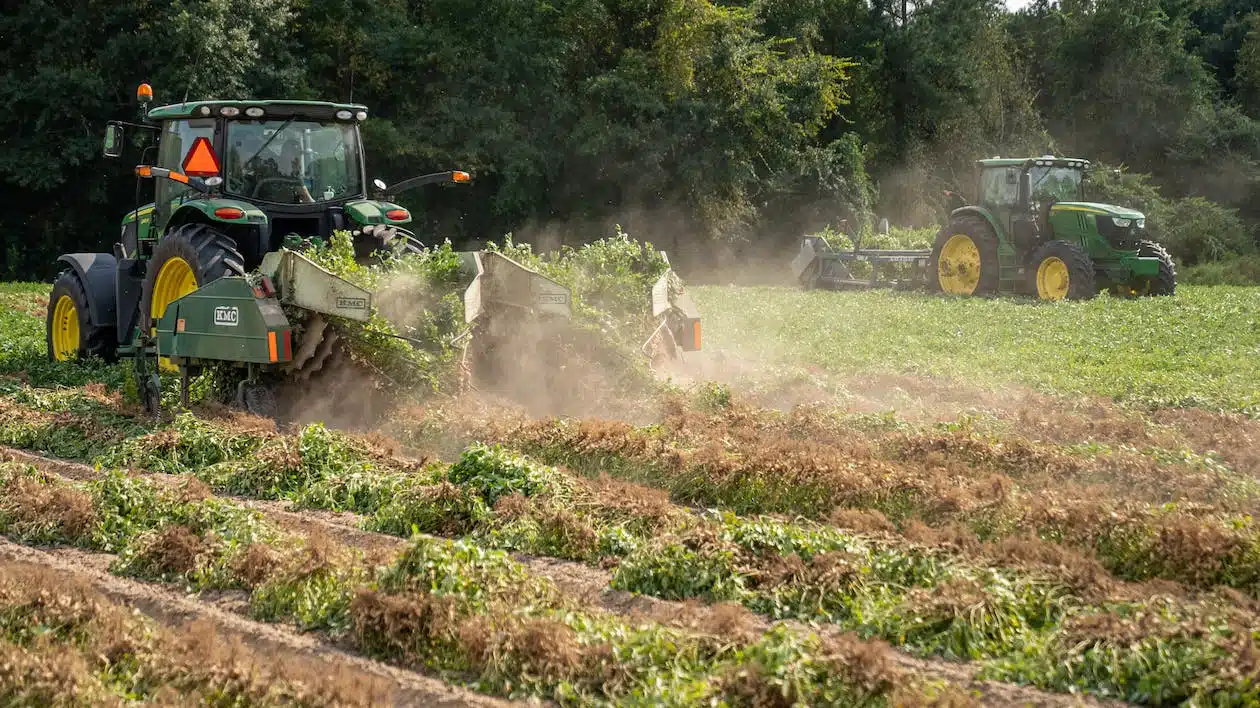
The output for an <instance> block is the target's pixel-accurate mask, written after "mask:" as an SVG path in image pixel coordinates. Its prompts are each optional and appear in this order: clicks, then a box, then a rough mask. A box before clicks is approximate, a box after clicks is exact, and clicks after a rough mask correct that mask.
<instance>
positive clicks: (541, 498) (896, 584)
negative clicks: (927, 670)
mask: <svg viewBox="0 0 1260 708" xmlns="http://www.w3.org/2000/svg"><path fill="white" fill-rule="evenodd" d="M98 461H99V462H101V463H103V464H104V465H106V466H133V467H139V468H143V469H146V470H151V471H166V472H175V473H192V474H195V475H196V476H197V477H199V478H200V479H202V480H204V481H205V482H206V483H208V484H209V485H210V486H211V487H213V488H215V489H217V490H221V491H225V492H231V493H235V494H241V495H245V496H253V497H262V498H286V499H291V500H294V501H296V502H298V503H299V504H303V505H306V506H311V507H316V508H326V509H337V510H351V511H356V512H358V513H360V514H363V515H364V516H365V517H366V519H365V523H366V525H367V527H368V528H370V529H373V530H377V531H382V532H386V533H391V534H396V535H400V536H407V535H409V534H410V533H411V532H412V531H413V530H420V531H428V532H433V533H440V534H446V535H456V536H465V537H468V538H469V539H470V540H472V541H474V542H476V543H478V544H480V545H482V546H497V547H500V548H503V549H509V550H516V551H524V552H528V553H533V554H540V555H550V556H556V557H561V558H570V559H575V560H581V561H584V562H588V563H592V564H612V565H616V567H617V569H616V572H615V575H614V580H613V584H614V586H615V587H618V588H621V589H626V590H631V591H637V592H642V593H646V594H651V595H655V596H658V597H662V598H666V599H689V598H700V599H705V600H710V601H723V600H725V601H734V602H738V603H740V604H743V605H744V606H746V607H748V608H750V609H752V610H754V611H757V612H759V613H763V614H765V615H768V616H770V617H777V618H799V619H809V620H821V621H825V622H829V623H831V624H834V625H836V626H838V627H839V628H842V629H848V630H853V631H855V632H857V633H859V635H861V636H868V637H879V638H883V639H885V640H887V641H890V642H892V643H894V644H896V645H899V646H902V647H905V648H907V649H909V650H912V651H916V652H920V653H925V654H937V655H942V656H947V657H956V658H964V659H982V660H985V661H986V662H987V666H988V667H989V670H991V671H995V672H996V671H1002V672H1004V673H1002V675H1003V676H1008V677H1014V678H1017V679H1019V680H1029V681H1032V680H1041V679H1040V678H1038V674H1037V672H1036V671H1035V670H1033V669H1032V668H1029V667H1033V666H1043V665H1044V663H1045V662H1052V661H1053V662H1060V663H1061V664H1062V665H1064V666H1069V667H1073V666H1074V667H1076V668H1073V669H1071V670H1069V671H1067V672H1066V673H1063V672H1060V673H1057V674H1052V676H1053V677H1054V678H1053V680H1052V681H1051V682H1050V683H1049V684H1046V687H1048V688H1057V689H1060V690H1065V689H1070V688H1077V689H1085V690H1093V691H1098V692H1102V693H1104V694H1107V695H1115V696H1121V697H1128V698H1133V697H1134V696H1137V698H1135V699H1134V700H1146V699H1144V698H1142V696H1144V695H1146V694H1145V693H1144V692H1146V691H1157V692H1159V695H1186V696H1189V695H1196V694H1197V693H1198V692H1201V691H1203V690H1207V689H1208V688H1211V690H1216V689H1218V688H1221V687H1222V686H1225V685H1226V684H1228V687H1232V689H1231V690H1237V691H1240V692H1241V693H1239V695H1244V694H1245V692H1246V691H1247V690H1249V689H1247V688H1246V685H1248V684H1246V683H1245V681H1246V680H1250V679H1249V678H1248V679H1245V680H1244V681H1243V682H1242V683H1238V684H1237V685H1234V684H1232V683H1229V680H1228V679H1227V678H1226V677H1228V676H1230V675H1233V674H1232V673H1231V672H1234V673H1237V672H1238V671H1239V669H1238V667H1237V666H1235V665H1234V664H1232V663H1231V662H1232V661H1233V660H1232V659H1230V658H1229V657H1230V656H1232V654H1230V653H1229V650H1228V647H1227V642H1226V640H1227V639H1229V640H1231V641H1232V640H1234V639H1237V638H1238V637H1239V636H1244V635H1246V633H1245V632H1244V635H1239V634H1238V630H1239V628H1240V627H1245V626H1247V625H1246V624H1245V623H1246V621H1248V620H1247V618H1245V617H1244V618H1242V619H1237V618H1232V617H1225V618H1224V619H1222V618H1220V617H1217V616H1215V615H1213V616H1211V617H1210V621H1211V622H1215V623H1216V624H1214V625H1212V626H1213V627H1214V629H1213V630H1212V631H1210V632H1208V631H1204V632H1196V631H1191V630H1190V629H1185V627H1184V626H1183V625H1185V623H1186V622H1188V621H1189V620H1184V621H1183V619H1184V618H1191V617H1195V616H1198V613H1202V612H1204V611H1203V610H1202V609H1201V608H1200V607H1199V605H1198V604H1197V603H1194V602H1189V601H1183V600H1173V599H1168V600H1158V599H1153V600H1143V601H1140V602H1134V601H1126V600H1125V599H1124V598H1123V596H1121V597H1118V598H1111V597H1110V596H1108V595H1107V594H1106V593H1105V592H1101V591H1100V590H1099V589H1098V588H1092V589H1091V588H1090V587H1089V584H1090V580H1091V579H1089V578H1072V577H1070V575H1069V576H1068V577H1065V576H1064V574H1063V573H1055V572H1053V571H1051V572H1046V571H1043V570H1041V569H1040V568H1039V567H1040V566H1041V564H1042V563H1044V562H1050V563H1052V564H1053V563H1055V562H1056V561H1057V560H1058V558H1056V557H1055V556H1054V555H1053V553H1051V552H1050V551H1051V550H1052V549H1053V548H1054V546H1053V545H1051V544H1045V543H1044V542H1042V543H1040V544H1037V543H1033V542H1031V541H1029V542H1028V543H1026V544H1019V543H1015V544H1001V545H996V546H993V547H991V548H988V549H985V554H981V557H978V558H974V557H973V558H968V557H967V556H966V555H960V554H958V553H956V552H949V551H946V550H943V549H939V548H937V549H932V548H926V547H922V546H917V545H914V544H908V543H906V542H905V541H896V540H880V539H879V538H877V537H871V536H865V535H860V534H854V533H849V532H843V531H840V530H838V529H836V528H834V527H828V526H821V525H817V524H811V523H807V522H797V523H788V522H782V521H775V520H770V519H755V518H754V519H747V518H739V517H735V516H732V515H730V514H714V513H709V514H695V513H692V512H691V511H690V510H687V509H684V508H680V507H677V506H675V505H673V504H671V503H670V502H669V501H668V499H667V498H666V496H665V495H664V494H663V493H660V492H655V493H654V492H653V491H652V490H648V489H644V488H641V487H636V486H634V485H630V484H626V483H621V482H616V481H612V480H607V479H605V480H596V481H591V480H586V479H582V478H575V477H572V476H570V475H568V474H565V473H564V472H562V471H561V470H557V469H555V468H552V467H549V466H546V465H540V464H537V463H535V462H531V461H530V460H527V459H525V458H522V457H519V456H517V455H513V454H511V453H508V452H506V451H504V450H502V449H498V448H492V447H487V446H484V445H474V446H472V447H470V448H469V449H467V450H466V451H465V452H464V454H463V455H461V457H460V459H459V460H458V461H457V462H456V463H455V464H453V465H450V466H446V465H442V464H437V463H430V464H427V465H420V466H414V465H413V466H411V467H407V466H406V464H405V463H404V462H403V461H402V460H401V459H400V458H396V457H392V456H388V455H383V454H381V453H379V452H377V451H375V450H374V449H373V448H372V447H371V446H369V445H367V444H366V443H365V442H364V441H362V440H360V439H357V438H352V437H348V436H344V435H339V434H336V433H331V432H329V431H327V430H325V429H323V428H322V427H321V426H308V427H307V428H305V429H304V430H303V431H302V432H301V433H300V434H298V435H296V436H284V435H278V434H270V435H260V434H256V433H232V432H231V431H229V430H225V429H223V428H220V427H216V426H214V425H212V424H210V423H206V422H203V421H198V420H196V419H194V418H192V417H191V416H188V417H184V418H181V419H180V420H179V421H177V423H176V425H175V426H174V427H173V428H172V429H170V430H166V431H163V432H159V433H156V434H154V435H152V436H149V437H141V438H134V439H131V440H128V441H126V442H124V443H123V444H122V445H120V446H119V447H117V448H115V449H114V450H113V451H112V452H110V453H109V454H107V455H105V456H103V457H101V458H100V459H99V460H98ZM988 555H992V556H994V557H993V558H988V557H987V556H988ZM1002 555H1004V556H1005V558H1004V559H1003V558H1000V557H998V556H1002ZM1003 560H1004V561H1005V562H1001V561H1003ZM1004 565H1005V566H1009V567H1006V568H1003V567H1002V566H1004ZM1074 581H1080V583H1079V584H1078V583H1074ZM1088 598H1092V599H1088ZM1165 603H1166V605H1165ZM1152 613H1159V614H1163V615H1167V616H1168V617H1171V618H1173V619H1170V620H1168V621H1169V622H1171V624H1172V625H1173V626H1174V630H1170V631H1174V632H1181V631H1182V629H1185V633H1184V636H1183V635H1176V637H1175V639H1176V641H1177V642H1181V644H1178V646H1182V644H1184V647H1185V651H1186V652H1189V653H1190V654H1192V655H1193V656H1194V657H1196V658H1195V661H1196V662H1198V663H1195V664H1194V666H1195V667H1197V668H1194V669H1193V670H1192V671H1191V672H1190V676H1189V678H1187V677H1185V676H1180V675H1178V676H1169V675H1166V674H1164V673H1161V671H1160V670H1158V669H1157V668H1155V667H1152V666H1151V665H1149V664H1148V663H1146V659H1144V658H1143V657H1145V656H1147V654H1148V653H1149V652H1151V651H1157V646H1160V645H1158V644H1149V645H1148V644H1143V643H1138V644H1125V643H1123V642H1111V640H1110V639H1109V638H1108V636H1101V635H1100V636H1099V637H1097V641H1096V642H1094V643H1092V644H1091V643H1090V642H1088V641H1082V640H1081V635H1080V634H1079V631H1080V630H1079V628H1080V627H1082V626H1085V627H1094V626H1110V625H1112V624H1115V623H1119V624H1124V623H1125V622H1126V621H1127V620H1126V619H1125V618H1126V616H1128V615H1131V614H1137V615H1140V616H1143V617H1146V616H1150V615H1151V614H1152ZM1179 618H1180V619H1179ZM1091 623H1092V624H1091ZM1073 632H1076V633H1075V634H1074V633H1073ZM1247 636H1249V635H1247ZM1069 638H1072V639H1073V640H1074V641H1071V642H1069V641H1068V639H1069ZM1033 647H1037V648H1040V651H1041V652H1043V653H1042V654H1036V655H1033V654H1030V653H1029V652H1030V648H1033ZM1153 647H1156V648H1153ZM1038 662H1040V663H1038ZM1117 667H1128V668H1124V669H1123V670H1120V669H1118V668H1117ZM1143 667H1146V668H1145V669H1144V668H1143ZM1021 672H1022V673H1021ZM1251 674H1254V671H1252V672H1250V673H1248V672H1247V671H1242V674H1241V675H1243V676H1250V675H1251ZM1152 687H1155V688H1152ZM1150 695H1155V694H1153V693H1152V694H1150ZM1148 698H1149V696H1148Z"/></svg>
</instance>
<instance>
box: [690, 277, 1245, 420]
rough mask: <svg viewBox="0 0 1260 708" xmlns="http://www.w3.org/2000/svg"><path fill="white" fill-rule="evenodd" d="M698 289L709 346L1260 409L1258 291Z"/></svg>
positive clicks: (1136, 398)
mask: <svg viewBox="0 0 1260 708" xmlns="http://www.w3.org/2000/svg"><path fill="white" fill-rule="evenodd" d="M692 293H693V294H694V296H695V298H696V300H697V302H698V305H699V307H700V309H701V314H702V316H703V317H704V322H705V336H706V341H705V344H706V347H707V348H708V349H709V350H710V351H715V350H722V351H725V352H728V353H730V354H733V355H736V356H739V357H743V358H749V359H753V360H755V361H757V362H764V363H766V364H804V365H812V366H817V367H820V368H823V369H826V370H828V371H830V372H833V373H838V374H869V373H897V374H914V375H921V376H933V377H944V378H951V379H957V380H960V381H963V382H966V383H968V384H973V385H978V386H981V387H989V386H994V387H996V386H1000V385H1003V384H1019V385H1024V386H1029V387H1033V388H1036V389H1039V390H1042V391H1046V392H1053V393H1058V394H1065V395H1080V394H1099V395H1104V396H1110V397H1113V398H1115V399H1116V400H1117V401H1120V402H1124V403H1130V404H1136V405H1149V406H1200V407H1205V408H1212V409H1226V410H1237V411H1245V412H1248V413H1251V414H1253V415H1254V414H1258V413H1260V288H1243V287H1226V286H1214V287H1191V286H1183V287H1180V288H1179V289H1178V292H1177V295H1176V296H1175V297H1172V298H1149V299H1142V300H1135V301H1129V300H1121V299H1118V298H1112V297H1106V296H1104V297H1099V298H1097V299H1094V300H1091V301H1088V302H1061V303H1038V302H1033V301H1031V300H1028V299H1019V298H999V299H983V298H951V297H944V296H932V295H926V294H919V293H893V292H884V291H879V292H829V291H812V292H802V291H799V290H795V289H791V288H772V287H741V288H735V287H718V286H709V287H696V288H694V289H693V290H692Z"/></svg>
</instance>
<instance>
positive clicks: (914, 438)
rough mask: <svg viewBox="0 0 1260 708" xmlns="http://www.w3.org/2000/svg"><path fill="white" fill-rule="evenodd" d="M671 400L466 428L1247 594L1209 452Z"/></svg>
mask: <svg viewBox="0 0 1260 708" xmlns="http://www.w3.org/2000/svg"><path fill="white" fill-rule="evenodd" d="M671 405H672V406H673V407H672V410H670V411H669V412H668V415H667V416H666V418H665V421H664V423H662V424H659V425H651V426H643V427H634V426H631V425H629V424H626V423H622V422H614V421H598V420H595V421H591V420H544V421H530V420H515V421H508V422H502V421H488V422H481V421H478V422H468V423H466V425H467V428H468V429H467V431H466V432H467V437H468V438H469V439H484V440H492V441H497V442H499V443H502V444H506V445H510V446H511V447H512V448H514V449H518V450H522V451H524V452H526V453H528V454H530V455H531V456H533V457H534V458H536V459H538V460H541V461H543V462H547V463H550V464H559V465H564V466H566V467H567V468H569V469H571V470H573V471H575V472H577V473H580V474H582V475H583V476H585V477H587V478H598V477H599V476H601V475H609V476H612V477H615V478H617V479H621V480H626V481H630V482H635V483H639V484H645V485H648V486H651V487H655V488H659V489H663V490H665V491H667V492H668V493H669V494H670V497H671V498H672V499H673V501H675V502H676V503H679V504H684V505H701V506H712V507H719V508H723V509H728V510H731V511H733V512H735V513H739V514H764V513H777V514H792V515H800V516H804V517H806V518H810V519H813V520H816V521H826V522H830V523H832V524H835V525H839V526H842V527H845V528H851V529H854V530H857V531H879V532H899V533H902V534H904V535H906V536H908V537H910V538H911V539H912V540H916V541H924V542H934V541H938V540H948V541H951V542H953V543H955V544H961V545H963V546H964V547H965V548H979V547H981V546H984V545H985V544H986V543H989V544H991V543H1002V542H1004V541H1009V540H1012V539H1018V538H1022V537H1024V536H1026V535H1027V534H1029V533H1032V534H1034V535H1035V537H1036V539H1037V540H1039V541H1041V542H1045V543H1049V544H1053V545H1055V546H1057V547H1062V548H1063V549H1064V550H1067V551H1070V552H1073V553H1075V554H1077V555H1078V556H1083V557H1082V558H1081V560H1089V559H1092V558H1096V559H1097V562H1099V563H1101V564H1102V566H1103V567H1104V568H1105V569H1106V570H1107V571H1108V572H1109V573H1111V574H1113V575H1114V576H1116V577H1117V578H1121V579H1124V580H1129V581H1143V580H1148V579H1154V578H1162V579H1166V580H1173V581H1177V582H1181V583H1185V584H1187V585H1191V586H1195V587H1203V588H1210V587H1213V586H1216V585H1227V586H1229V587H1233V588H1236V589H1238V590H1241V591H1243V592H1245V593H1247V594H1249V595H1251V596H1253V597H1260V527H1257V525H1256V523H1255V520H1254V514H1255V513H1256V512H1258V511H1260V483H1257V482H1256V480H1255V479H1254V478H1251V477H1249V476H1246V475H1241V474H1238V473H1235V472H1233V471H1232V470H1230V469H1229V468H1228V467H1226V466H1225V465H1223V464H1221V463H1220V462H1219V461H1217V460H1215V459H1214V458H1212V457H1209V456H1191V455H1190V454H1188V453H1186V454H1181V455H1177V456H1174V455H1172V454H1165V455H1164V457H1163V458H1162V461H1160V458H1158V457H1157V456H1158V455H1160V454H1162V451H1159V450H1147V451H1143V452H1139V451H1136V450H1123V449H1112V448H1105V447H1104V446H1101V445H1099V446H1094V448H1093V449H1092V450H1091V454H1084V453H1082V452H1080V451H1076V450H1067V449H1064V448H1062V447H1058V446H1054V445H1049V444H1041V443H1031V442H1028V441H1026V440H1023V439H1021V438H1018V437H1006V438H990V437H985V436H982V435H979V434H977V433H975V432H974V431H972V430H969V429H968V428H967V427H965V426H938V427H936V428H926V429H923V428H912V427H910V426H908V425H906V424H904V423H902V422H900V421H896V420H894V419H888V418H884V417H873V416H858V415H848V416H841V415H837V414H829V413H826V412H820V411H811V410H808V409H801V410H797V411H794V412H792V413H790V414H782V413H777V412H770V411H764V410H755V409H749V408H747V407H729V408H721V409H719V410H718V411H717V412H708V413H704V412H697V407H696V406H684V405H682V404H678V403H676V402H675V403H674V404H671ZM417 415H418V417H421V418H423V417H424V416H426V415H433V416H440V415H441V413H438V412H433V411H419V410H418V411H417ZM444 422H445V423H446V427H447V428H448V429H449V428H450V427H452V425H451V421H449V420H446V421H444ZM453 427H455V428H459V427H461V425H460V424H458V423H456V424H454V425H453ZM391 433H392V434H394V435H395V436H396V437H397V438H398V439H399V440H401V441H403V442H404V443H406V444H414V445H418V446H428V445H429V444H430V443H431V440H430V438H431V437H432V435H433V433H432V432H431V431H430V430H429V428H428V426H425V425H423V424H417V423H416V422H414V421H406V420H404V421H400V422H398V423H396V424H395V426H394V427H393V428H392V429H391Z"/></svg>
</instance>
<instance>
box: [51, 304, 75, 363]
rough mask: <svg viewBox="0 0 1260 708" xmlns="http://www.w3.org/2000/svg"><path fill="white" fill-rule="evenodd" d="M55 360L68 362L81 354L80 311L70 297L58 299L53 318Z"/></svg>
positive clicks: (54, 306)
mask: <svg viewBox="0 0 1260 708" xmlns="http://www.w3.org/2000/svg"><path fill="white" fill-rule="evenodd" d="M52 348H53V358H55V359H56V360H57V361H67V360H69V359H71V358H73V357H75V356H77V355H78V353H79V309H78V308H77V307H75V306H74V300H73V299H71V297H70V296H69V295H62V296H61V297H59V298H57V303H56V304H55V305H53V318H52Z"/></svg>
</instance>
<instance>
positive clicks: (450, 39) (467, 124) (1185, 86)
mask: <svg viewBox="0 0 1260 708" xmlns="http://www.w3.org/2000/svg"><path fill="white" fill-rule="evenodd" d="M0 40H3V41H0V57H2V63H3V65H4V66H5V67H6V68H5V73H4V75H3V76H2V77H0V105H2V106H4V110H3V111H0V180H2V181H3V184H4V190H3V192H2V194H0V209H2V211H0V254H2V258H3V261H2V265H0V278H4V279H12V278H30V277H45V276H48V275H50V274H51V273H52V272H53V268H54V267H53V263H52V261H53V259H54V258H55V257H56V255H57V254H58V253H60V252H65V251H71V250H108V249H109V247H110V244H111V243H112V242H113V241H114V240H116V234H117V230H118V223H119V219H120V218H121V216H122V215H123V213H124V212H125V211H127V210H128V209H129V208H131V206H132V205H133V204H134V203H135V201H136V184H135V180H134V178H133V177H132V175H131V171H130V167H131V166H130V165H129V164H123V163H122V162H121V161H118V160H107V159H104V158H103V157H102V156H101V138H102V133H103V128H104V124H105V121H106V120H109V119H114V118H132V117H134V115H135V99H134V91H135V87H136V85H137V84H139V83H140V82H142V81H148V82H150V83H151V84H152V85H153V87H154V91H155V103H157V104H162V103H174V102H178V101H181V100H183V99H184V98H185V97H187V98H189V99H200V98H238V97H242V98H245V97H253V98H280V97H285V98H299V99H319V100H337V101H348V100H353V101H355V102H360V103H364V104H366V105H367V106H368V107H369V110H370V113H371V117H370V118H369V119H368V121H367V122H366V123H365V125H364V127H363V133H364V138H365V142H366V145H367V159H368V165H369V172H370V175H369V177H370V178H374V177H380V178H382V179H384V180H385V181H386V182H393V181H397V180H401V179H404V178H406V177H408V176H412V175H416V174H421V173H425V172H432V171H438V170H444V169H465V170H468V171H470V172H472V173H473V174H474V176H475V178H476V179H475V181H474V182H473V183H472V184H471V185H456V186H451V187H437V188H431V189H428V191H417V192H413V193H411V194H409V195H407V196H405V197H404V198H402V201H404V203H405V205H406V206H408V207H410V208H411V209H412V210H413V212H414V213H415V214H416V215H417V220H416V229H417V232H418V234H419V235H420V236H421V238H423V239H425V240H428V241H431V242H432V241H437V240H440V239H442V238H450V239H451V240H452V241H453V242H454V243H455V244H456V245H457V246H462V245H467V244H476V243H477V242H479V241H481V240H487V239H499V238H501V237H502V235H503V234H505V233H508V232H514V233H515V234H516V235H517V239H518V240H521V239H529V240H532V241H534V242H535V243H537V244H538V245H541V246H544V247H545V246H554V245H556V244H560V243H567V244H577V243H580V242H582V241H584V240H589V239H592V238H598V237H600V236H602V235H607V234H608V233H610V232H611V230H612V228H613V225H614V224H621V225H622V226H624V227H625V228H626V229H627V230H628V231H629V232H630V233H631V234H633V235H634V236H636V237H638V238H642V239H647V240H651V241H653V242H654V243H656V244H658V245H660V246H662V247H665V248H667V249H669V250H670V252H671V255H673V254H674V253H678V254H679V255H678V257H679V258H682V259H684V260H685V261H686V262H687V263H689V264H690V265H691V267H692V268H693V269H697V270H699V269H703V268H704V267H705V266H706V265H712V264H714V263H716V262H717V261H716V260H715V259H716V258H717V256H719V255H721V256H726V257H731V258H735V259H739V258H744V259H751V258H753V257H764V256H765V255H766V254H771V253H779V254H784V255H785V256H786V257H790V255H791V251H792V250H793V249H794V248H795V245H796V242H797V239H798V238H799V236H800V235H801V234H802V233H807V232H810V231H812V230H817V229H820V228H822V227H824V226H826V225H828V224H836V223H839V222H840V220H842V219H843V220H846V221H847V222H848V224H849V225H850V227H851V228H853V229H860V228H863V227H866V228H869V225H870V224H872V223H873V221H874V220H875V219H878V218H880V217H884V218H888V219H889V220H890V221H891V222H892V223H894V224H898V225H905V226H916V227H923V226H929V225H931V224H934V223H938V222H940V221H941V220H942V219H943V217H944V215H945V201H944V196H943V191H944V190H946V189H953V190H958V191H961V192H962V193H963V194H966V195H968V196H971V197H972V198H974V196H975V195H974V194H973V192H974V186H973V181H974V177H973V167H972V166H973V162H974V160H975V159H977V158H981V157H988V156H992V155H998V154H1000V155H1004V156H1009V155H1031V154H1042V153H1045V152H1054V153H1057V154H1070V155H1072V156H1077V157H1085V158H1088V159H1091V160H1093V161H1095V162H1099V163H1102V164H1105V165H1108V166H1114V167H1122V168H1123V169H1124V173H1123V174H1122V176H1121V177H1119V178H1114V177H1113V178H1108V179H1104V180H1102V181H1100V182H1099V188H1100V189H1101V190H1103V191H1104V193H1105V194H1106V196H1109V197H1111V198H1114V199H1116V200H1125V201H1129V202H1140V203H1143V204H1145V205H1146V207H1147V208H1148V209H1151V210H1152V211H1153V212H1154V213H1158V216H1157V217H1156V216H1153V217H1152V218H1153V219H1155V221H1156V222H1158V226H1159V227H1160V228H1162V229H1163V230H1164V231H1165V232H1166V235H1165V237H1166V238H1167V239H1171V240H1176V241H1177V243H1176V247H1175V249H1174V251H1175V253H1176V254H1177V256H1178V258H1179V259H1180V260H1181V261H1182V262H1183V263H1193V262H1195V261H1197V260H1207V259H1217V258H1223V257H1229V256H1230V255H1231V254H1235V253H1240V252H1246V251H1248V250H1249V249H1253V248H1254V240H1255V236H1256V231H1257V229H1256V225H1257V224H1260V10H1257V8H1256V6H1255V2H1254V0H1036V2H1035V3H1034V4H1033V5H1032V6H1031V7H1029V8H1026V9H1024V10H1022V11H1019V12H1010V11H1008V10H1007V9H1006V7H1005V5H1004V4H1003V3H1002V1H1001V0H917V1H916V0H727V1H724V2H714V1H711V0H619V1H616V0H480V1H479V2H468V1H467V0H76V1H73V2H71V1H69V0H27V1H26V2H23V3H20V4H19V3H12V4H10V5H9V6H8V7H7V9H6V10H5V11H4V14H3V15H2V16H0ZM785 249H786V250H785Z"/></svg>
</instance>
